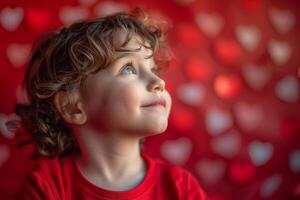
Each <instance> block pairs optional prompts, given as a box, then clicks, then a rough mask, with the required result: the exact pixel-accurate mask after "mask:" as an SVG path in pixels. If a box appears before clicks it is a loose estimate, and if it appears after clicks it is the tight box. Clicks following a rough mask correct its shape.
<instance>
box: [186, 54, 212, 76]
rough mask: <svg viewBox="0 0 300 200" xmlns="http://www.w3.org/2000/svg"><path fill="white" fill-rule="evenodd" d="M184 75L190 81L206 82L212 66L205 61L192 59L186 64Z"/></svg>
mask: <svg viewBox="0 0 300 200" xmlns="http://www.w3.org/2000/svg"><path fill="white" fill-rule="evenodd" d="M186 73H187V76H188V78H189V79H190V80H200V81H207V80H209V78H210V75H211V73H212V66H211V65H210V64H209V63H208V62H207V61H205V60H201V59H199V58H192V59H189V60H188V61H187V63H186Z"/></svg>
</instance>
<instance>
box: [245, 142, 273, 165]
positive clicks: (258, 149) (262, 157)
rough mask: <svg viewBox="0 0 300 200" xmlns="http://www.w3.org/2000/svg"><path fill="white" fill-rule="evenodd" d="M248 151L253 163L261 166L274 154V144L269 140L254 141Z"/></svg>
mask: <svg viewBox="0 0 300 200" xmlns="http://www.w3.org/2000/svg"><path fill="white" fill-rule="evenodd" d="M248 152H249V154H250V158H251V160H252V162H253V164H254V165H255V166H261V165H264V164H266V163H267V162H268V161H269V160H270V159H271V157H272V155H273V145H272V144H271V143H267V142H266V143H263V142H260V141H253V142H252V143H251V144H250V145H249V147H248Z"/></svg>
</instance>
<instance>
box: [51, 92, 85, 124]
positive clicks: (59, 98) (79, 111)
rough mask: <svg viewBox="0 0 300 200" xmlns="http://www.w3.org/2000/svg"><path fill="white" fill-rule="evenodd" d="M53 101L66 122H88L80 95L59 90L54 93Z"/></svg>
mask: <svg viewBox="0 0 300 200" xmlns="http://www.w3.org/2000/svg"><path fill="white" fill-rule="evenodd" d="M70 95H72V96H70ZM70 98H72V100H70ZM53 101H54V105H55V107H56V109H57V111H58V112H59V113H60V115H61V116H62V118H63V119H64V120H65V121H66V122H68V123H70V124H76V125H82V124H84V123H85V122H86V120H87V116H86V113H85V111H84V109H83V105H82V101H81V100H80V98H79V95H74V94H67V92H65V91H59V92H57V93H56V94H55V95H54V98H53Z"/></svg>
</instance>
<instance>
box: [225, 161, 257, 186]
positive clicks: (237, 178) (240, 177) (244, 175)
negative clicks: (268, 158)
mask: <svg viewBox="0 0 300 200" xmlns="http://www.w3.org/2000/svg"><path fill="white" fill-rule="evenodd" d="M254 173H255V168H254V166H253V165H252V164H251V163H250V162H248V161H236V162H233V163H232V164H231V165H230V168H229V174H230V178H231V180H233V181H234V182H236V183H238V184H244V183H246V182H248V181H249V180H250V179H251V178H252V177H253V175H254Z"/></svg>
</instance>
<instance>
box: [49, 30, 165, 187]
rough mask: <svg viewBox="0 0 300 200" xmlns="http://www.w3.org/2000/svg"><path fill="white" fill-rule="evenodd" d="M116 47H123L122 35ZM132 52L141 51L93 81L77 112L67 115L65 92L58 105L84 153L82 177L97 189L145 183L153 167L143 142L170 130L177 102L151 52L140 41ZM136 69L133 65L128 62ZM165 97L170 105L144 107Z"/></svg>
mask: <svg viewBox="0 0 300 200" xmlns="http://www.w3.org/2000/svg"><path fill="white" fill-rule="evenodd" d="M115 38H116V40H115V41H116V42H119V43H122V42H123V41H124V39H125V34H124V33H122V31H120V32H119V33H118V34H117V35H116V37H115ZM126 49H138V50H137V51H136V52H130V53H126V54H124V52H116V56H117V57H119V58H118V59H117V60H116V61H115V62H114V63H112V64H111V65H110V66H109V67H108V68H106V69H104V70H100V71H99V72H98V73H97V74H95V75H91V76H89V77H88V79H87V87H86V88H87V90H86V91H85V92H84V94H85V96H84V97H83V98H80V95H79V94H78V102H77V104H76V105H75V106H74V108H73V109H71V110H69V111H68V112H65V111H63V109H62V105H63V104H64V101H65V99H66V95H65V93H64V92H58V93H57V94H56V95H55V98H54V103H55V105H56V107H57V109H58V110H59V111H60V113H61V115H62V116H63V118H64V120H65V121H66V122H67V123H69V124H70V127H71V128H72V130H73V132H74V134H75V136H76V138H77V141H78V142H79V145H80V148H81V154H79V155H77V156H76V158H75V159H76V162H77V165H78V167H79V169H80V171H81V172H82V174H83V175H84V176H85V177H86V178H87V179H88V180H89V181H90V182H92V183H93V184H95V185H97V186H99V187H102V188H105V189H109V190H116V191H121V190H128V189H131V188H133V187H135V186H136V185H138V184H139V183H140V182H141V181H142V180H143V178H144V176H145V174H146V171H147V166H146V163H145V161H144V160H143V158H142V157H141V155H140V147H139V140H140V139H141V138H144V137H147V136H151V135H155V134H160V133H162V132H164V131H165V130H166V128H167V125H168V117H169V113H170V108H171V97H170V95H169V93H168V92H167V91H166V89H165V82H164V80H162V79H161V78H160V77H159V74H158V73H157V66H156V65H155V62H154V59H153V57H150V58H147V57H148V56H149V55H151V54H152V51H151V50H150V49H146V48H144V47H143V46H141V45H140V40H139V38H138V37H137V36H134V37H133V38H132V39H131V40H130V42H129V43H128V44H127V45H126ZM129 62H130V63H131V64H127V63H129ZM158 98H162V99H164V100H165V102H166V105H165V106H161V105H158V106H150V107H144V106H145V105H148V104H149V103H152V102H153V101H155V100H157V99H158Z"/></svg>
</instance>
